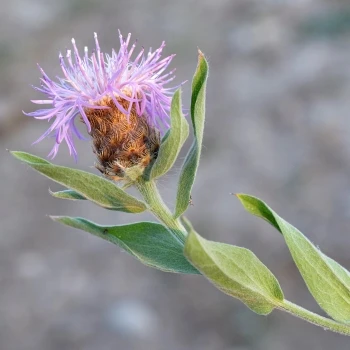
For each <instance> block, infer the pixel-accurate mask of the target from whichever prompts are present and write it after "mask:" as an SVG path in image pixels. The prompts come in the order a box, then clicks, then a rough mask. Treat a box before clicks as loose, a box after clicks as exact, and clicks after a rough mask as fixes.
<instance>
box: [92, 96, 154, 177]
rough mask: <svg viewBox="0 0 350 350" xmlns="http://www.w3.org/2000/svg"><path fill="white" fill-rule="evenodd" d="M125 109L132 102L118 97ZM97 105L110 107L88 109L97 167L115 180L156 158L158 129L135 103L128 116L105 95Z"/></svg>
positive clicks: (142, 168)
mask: <svg viewBox="0 0 350 350" xmlns="http://www.w3.org/2000/svg"><path fill="white" fill-rule="evenodd" d="M117 100H118V102H119V103H120V104H121V105H122V106H123V107H124V109H125V110H128V108H129V101H126V100H125V99H122V98H120V97H117ZM97 105H100V106H108V107H110V108H109V109H88V108H86V109H85V113H86V116H87V118H88V120H89V122H90V124H91V132H90V135H91V137H92V142H93V151H94V153H95V154H96V156H97V160H98V163H97V164H96V168H97V169H98V170H100V172H101V173H103V174H104V175H105V176H106V177H108V178H110V179H112V180H121V179H125V178H127V171H128V169H130V168H133V167H138V168H140V170H141V173H142V172H143V170H144V169H145V168H146V167H147V166H148V165H149V163H150V162H151V161H152V160H153V159H155V158H156V157H157V154H158V149H159V144H160V135H159V131H158V130H157V129H156V128H154V127H153V126H151V125H149V122H148V120H147V116H146V115H141V116H139V115H137V113H136V108H135V104H134V105H133V106H132V108H131V112H130V114H129V115H126V114H124V113H122V112H121V111H120V110H119V109H118V107H117V106H116V105H115V103H114V102H113V100H112V99H111V98H105V99H103V100H102V101H100V102H99V103H98V104H97Z"/></svg>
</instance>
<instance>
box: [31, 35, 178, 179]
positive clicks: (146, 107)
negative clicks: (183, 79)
mask: <svg viewBox="0 0 350 350" xmlns="http://www.w3.org/2000/svg"><path fill="white" fill-rule="evenodd" d="M130 37H131V35H130V34H129V35H128V36H127V38H126V39H124V38H123V37H122V35H121V34H120V32H119V38H120V49H119V52H116V51H114V50H112V54H111V55H108V54H104V53H103V52H102V51H101V50H100V46H99V43H98V39H97V34H96V33H95V34H94V38H95V46H96V49H95V51H94V52H93V53H92V54H91V55H90V56H89V54H88V48H87V47H85V48H84V55H83V56H81V55H80V53H79V51H78V48H77V46H76V44H75V40H74V39H72V44H73V55H72V51H71V50H67V53H66V57H63V56H62V54H61V53H60V55H59V60H60V65H61V68H62V72H63V77H58V78H57V79H58V80H57V81H53V80H52V79H50V78H49V77H48V75H47V74H46V73H45V72H44V70H43V69H42V68H41V67H40V66H39V69H40V71H41V73H42V78H41V87H34V89H36V90H38V91H40V92H42V93H44V94H46V95H47V99H45V100H32V102H33V103H35V104H39V105H45V104H49V105H51V107H50V108H47V109H39V110H37V111H35V112H32V113H25V114H26V115H28V116H32V117H34V118H36V119H47V120H48V121H51V119H54V120H53V122H52V124H51V126H50V127H49V129H48V130H47V131H46V132H45V133H44V134H43V135H42V136H41V137H40V138H39V139H38V140H37V141H35V142H34V143H37V142H40V141H42V140H43V139H44V138H46V137H48V136H51V135H54V136H55V139H56V141H55V145H54V147H53V149H52V151H51V152H50V154H49V157H51V158H54V157H55V156H56V154H57V152H58V149H59V146H60V144H61V143H62V142H63V141H65V142H66V143H67V145H68V148H69V152H70V154H71V155H73V156H74V157H75V158H76V157H77V151H76V148H75V146H74V138H75V137H77V138H78V139H84V136H83V135H82V134H81V133H80V132H79V131H78V129H77V127H76V125H75V121H76V118H77V117H78V116H80V120H81V121H83V122H84V123H85V125H86V127H87V131H88V133H89V134H90V135H91V136H92V138H93V144H94V151H95V153H96V154H97V156H98V158H100V159H99V162H100V164H98V165H97V168H98V169H100V170H101V171H102V172H104V173H106V171H107V170H111V169H112V173H114V174H115V175H116V174H117V173H118V172H119V173H120V174H121V173H123V171H122V170H123V168H124V167H125V166H126V165H127V164H119V163H120V162H119V160H118V154H120V153H121V152H124V153H125V152H127V153H128V155H127V157H128V160H130V161H131V164H134V163H135V164H136V163H137V159H136V158H137V157H138V156H141V154H138V153H143V155H145V154H148V156H149V157H151V158H152V154H151V153H152V152H153V153H155V156H156V151H157V147H158V146H159V131H164V130H165V129H166V128H168V127H169V123H168V121H169V111H170V103H171V96H172V95H173V93H174V90H175V89H176V88H178V86H176V87H173V88H165V85H166V84H168V83H169V82H170V81H172V80H173V79H174V77H175V76H174V75H173V73H174V71H175V70H172V71H170V72H168V73H165V70H166V69H167V67H168V65H169V64H170V62H171V60H172V58H173V57H174V55H171V56H168V57H165V58H162V57H161V55H162V50H163V48H164V46H165V43H164V42H163V43H162V44H161V46H160V47H159V48H158V49H157V50H155V51H154V52H152V50H150V51H149V52H148V54H147V55H145V54H144V49H143V48H142V50H141V51H140V52H139V54H138V55H137V56H136V58H135V59H134V60H132V59H131V56H132V54H133V52H134V50H135V47H136V43H134V44H133V45H131V47H130V48H129V44H130ZM140 128H141V129H140ZM140 138H142V140H141V139H140ZM135 147H136V148H137V147H139V148H140V147H141V148H142V147H143V149H142V150H141V151H140V152H137V150H136V151H135ZM101 157H102V159H101ZM115 158H116V159H115ZM129 158H130V159H129ZM115 161H117V163H118V164H114V165H115V166H117V167H119V168H121V169H119V168H118V169H117V170H118V171H114V170H115V169H114V170H113V167H114V165H113V162H115ZM122 163H123V162H122ZM146 163H147V162H146ZM137 164H138V163H137ZM129 165H130V164H129ZM119 170H120V171H119ZM120 174H119V175H120ZM107 175H108V174H107Z"/></svg>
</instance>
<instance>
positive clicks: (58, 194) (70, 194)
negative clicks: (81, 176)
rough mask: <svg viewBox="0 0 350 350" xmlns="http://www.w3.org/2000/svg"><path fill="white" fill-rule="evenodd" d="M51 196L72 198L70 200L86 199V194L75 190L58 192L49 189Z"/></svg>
mask: <svg viewBox="0 0 350 350" xmlns="http://www.w3.org/2000/svg"><path fill="white" fill-rule="evenodd" d="M49 192H50V194H51V196H53V197H55V198H60V199H70V200H73V201H75V200H86V198H85V197H84V196H82V195H81V194H79V193H78V192H75V191H73V190H64V191H58V192H52V191H51V190H49Z"/></svg>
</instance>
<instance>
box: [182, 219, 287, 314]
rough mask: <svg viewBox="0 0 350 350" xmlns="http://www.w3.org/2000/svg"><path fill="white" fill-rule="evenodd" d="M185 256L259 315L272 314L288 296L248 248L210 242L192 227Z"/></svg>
mask: <svg viewBox="0 0 350 350" xmlns="http://www.w3.org/2000/svg"><path fill="white" fill-rule="evenodd" d="M186 226H187V225H186ZM187 229H188V226H187ZM185 256H186V257H187V259H188V260H189V261H190V262H191V263H192V264H193V265H194V266H195V267H196V268H197V269H198V270H199V271H200V272H201V273H202V275H204V276H205V277H206V278H208V280H209V281H210V282H212V283H213V284H214V285H215V286H216V287H217V288H218V289H220V290H221V291H222V292H224V293H226V294H228V295H230V296H232V297H234V298H238V299H239V300H241V301H242V302H243V303H245V304H246V305H247V306H248V307H249V308H250V309H251V310H253V311H254V312H256V313H258V314H261V315H267V314H269V313H270V312H271V311H272V310H273V309H274V307H275V305H277V304H280V302H281V301H282V300H283V298H284V297H283V292H282V290H281V287H280V285H279V283H278V281H277V279H276V278H275V276H274V275H273V274H272V273H271V272H270V270H269V269H268V268H267V267H266V266H265V265H264V264H263V263H262V262H261V261H260V260H259V259H258V258H257V257H256V255H255V254H253V253H252V252H251V251H250V250H248V249H245V248H241V247H237V246H231V245H228V244H224V243H217V242H212V241H208V240H206V239H204V238H202V237H201V236H200V235H199V234H197V233H196V232H195V231H193V230H190V233H189V235H188V238H187V241H186V244H185Z"/></svg>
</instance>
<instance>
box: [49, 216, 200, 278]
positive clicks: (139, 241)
mask: <svg viewBox="0 0 350 350" xmlns="http://www.w3.org/2000/svg"><path fill="white" fill-rule="evenodd" d="M52 219H53V220H55V221H58V222H60V223H62V224H65V225H68V226H71V227H74V228H77V229H80V230H83V231H86V232H89V233H91V234H93V235H95V236H98V237H101V238H103V239H105V240H107V241H109V242H111V243H113V244H115V245H117V246H119V247H121V248H122V249H124V250H125V251H127V252H128V253H130V254H131V255H132V256H134V257H135V258H137V259H138V260H140V261H141V262H142V263H143V264H145V265H148V266H151V267H154V268H157V269H159V270H162V271H166V272H176V273H186V274H198V273H199V272H198V271H197V270H196V269H195V268H194V267H193V266H192V265H191V264H190V263H189V262H188V261H187V260H186V258H185V257H184V254H183V246H182V245H181V244H180V243H179V242H178V241H177V240H176V239H175V238H173V237H172V236H171V235H170V234H169V232H168V231H167V229H166V228H165V227H164V226H162V225H160V224H157V223H153V222H138V223H134V224H129V225H121V226H99V225H97V224H95V223H93V222H91V221H88V220H86V219H82V218H73V217H67V216H53V217H52Z"/></svg>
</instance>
